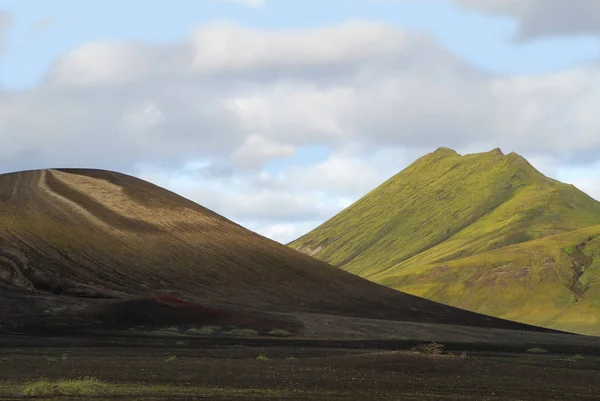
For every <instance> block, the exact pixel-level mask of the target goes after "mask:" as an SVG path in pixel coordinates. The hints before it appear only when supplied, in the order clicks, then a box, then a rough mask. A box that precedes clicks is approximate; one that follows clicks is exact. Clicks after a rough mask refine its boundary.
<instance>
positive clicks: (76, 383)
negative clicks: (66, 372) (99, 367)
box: [23, 377, 110, 397]
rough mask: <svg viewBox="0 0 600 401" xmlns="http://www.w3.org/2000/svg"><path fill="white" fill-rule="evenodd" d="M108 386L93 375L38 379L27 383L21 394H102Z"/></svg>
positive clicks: (36, 395)
mask: <svg viewBox="0 0 600 401" xmlns="http://www.w3.org/2000/svg"><path fill="white" fill-rule="evenodd" d="M109 389H110V386H109V385H107V384H105V383H103V382H102V381H100V380H98V379H96V378H94V377H84V378H81V379H61V380H55V381H52V380H39V381H36V382H33V383H30V384H27V385H26V386H25V387H24V388H23V395H25V396H30V397H59V396H62V397H77V396H89V395H97V394H104V393H106V392H107V390H109Z"/></svg>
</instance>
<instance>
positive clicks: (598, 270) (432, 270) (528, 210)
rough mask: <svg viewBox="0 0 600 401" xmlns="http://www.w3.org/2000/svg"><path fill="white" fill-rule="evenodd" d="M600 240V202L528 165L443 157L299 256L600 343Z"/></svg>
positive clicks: (348, 212)
mask: <svg viewBox="0 0 600 401" xmlns="http://www.w3.org/2000/svg"><path fill="white" fill-rule="evenodd" d="M598 235H600V202H597V201H596V200H594V199H593V198H591V197H590V196H588V195H586V194H585V193H583V192H582V191H580V190H578V189H577V188H575V187H574V186H572V185H567V184H563V183H561V182H558V181H556V180H553V179H550V178H548V177H546V176H544V175H543V174H542V173H540V172H539V171H537V170H536V169H535V168H534V167H533V166H531V165H530V164H529V163H528V162H527V160H525V159H524V158H523V157H521V156H519V155H517V154H515V153H510V154H508V155H504V154H503V153H502V151H501V150H500V149H494V150H492V151H490V152H486V153H477V154H469V155H464V156H461V155H459V154H458V153H456V152H455V151H453V150H451V149H447V148H439V149H438V150H436V151H435V152H433V153H430V154H428V155H426V156H424V157H421V158H420V159H418V160H417V161H415V162H414V163H413V164H411V165H410V166H409V167H407V168H406V169H404V170H403V171H401V172H400V173H398V174H396V175H395V176H394V177H392V178H390V179H389V180H388V181H386V182H385V183H383V184H382V185H380V186H379V187H378V188H376V189H375V190H373V191H371V192H370V193H369V194H367V195H366V196H364V197H363V198H361V199H360V200H359V201H357V202H356V203H354V204H353V205H351V206H350V207H348V208H346V209H345V210H343V211H342V212H341V213H339V214H338V215H336V216H335V217H333V218H332V219H330V220H328V221H327V222H325V223H324V224H322V225H321V226H319V227H317V228H316V229H315V230H313V231H311V232H309V233H308V234H306V235H304V236H302V237H301V238H299V239H297V240H295V241H293V242H292V243H291V244H290V246H291V247H293V248H295V249H297V250H299V251H301V252H304V253H307V254H309V255H312V256H314V257H316V258H318V259H321V260H324V261H327V262H329V263H331V264H333V265H336V266H338V267H341V268H342V269H344V270H347V271H349V272H352V273H355V274H357V275H359V276H362V277H365V278H368V279H370V280H372V281H375V282H378V283H380V284H384V285H387V286H389V287H392V288H395V289H398V290H401V291H404V292H408V293H411V294H414V295H418V296H422V297H426V298H429V299H432V300H435V301H438V302H443V303H446V304H449V305H453V306H458V307H461V308H466V309H469V310H473V311H477V312H481V313H485V314H489V315H493V316H498V317H503V318H508V319H512V320H517V321H521V322H526V323H530V324H536V325H544V326H547V327H551V328H557V329H561V330H567V331H575V332H579V333H586V334H598V335H600V285H598V288H596V285H597V284H596V282H597V281H598V280H600V263H598V262H597V261H595V260H594V254H597V251H600V240H598V239H596V237H597V236H598ZM597 265H599V266H597Z"/></svg>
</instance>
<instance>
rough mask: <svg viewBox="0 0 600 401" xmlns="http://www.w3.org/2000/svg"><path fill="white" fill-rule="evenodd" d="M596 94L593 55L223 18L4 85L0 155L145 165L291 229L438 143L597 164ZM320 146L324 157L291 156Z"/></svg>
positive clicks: (599, 86)
mask: <svg viewBox="0 0 600 401" xmlns="http://www.w3.org/2000/svg"><path fill="white" fill-rule="evenodd" d="M598 104H600V68H595V67H594V66H588V67H582V68H575V69H571V70H566V71H562V72H559V73H554V74H549V75H535V76H529V75H519V76H495V75H491V74H489V73H485V72H483V71H480V70H478V69H477V68H475V67H474V66H472V65H470V64H468V63H466V62H465V61H464V60H461V59H460V58H458V57H457V56H455V55H454V54H452V53H450V52H448V51H447V50H446V49H444V48H442V47H440V46H439V45H438V44H437V43H435V42H434V41H433V40H431V39H430V38H428V37H427V36H424V35H423V34H421V33H414V32H410V31H403V30H400V29H397V28H394V27H391V26H388V25H385V24H379V23H373V22H357V21H355V22H346V23H341V24H337V25H333V26H328V27H321V28H313V29H302V30H258V29H253V28H246V27H243V26H239V25H236V24H233V23H231V22H225V21H222V22H217V23H213V24H208V25H204V26H200V27H198V28H197V29H195V30H194V31H193V32H192V33H191V35H190V37H189V38H187V40H185V41H181V42H179V43H170V44H160V45H152V44H146V43H137V42H95V43H87V44H85V45H83V46H81V47H79V48H77V49H74V50H73V51H72V52H70V53H68V54H65V55H64V56H62V57H61V58H60V59H59V60H57V62H56V63H55V64H54V65H53V67H52V68H51V69H50V71H48V74H47V75H46V76H45V77H44V79H43V81H42V82H41V83H40V85H39V86H38V87H36V88H33V89H29V90H22V91H4V92H0V140H1V141H2V146H1V147H0V166H2V169H3V171H2V172H6V171H10V170H21V169H28V168H42V167H58V166H62V167H73V166H79V167H97V168H107V169H112V170H119V171H123V172H129V173H136V174H139V175H142V176H143V177H148V178H151V179H152V181H154V182H156V183H158V184H160V185H166V186H167V187H169V188H170V189H173V190H176V191H177V192H180V193H182V194H184V195H185V196H188V197H190V198H192V199H193V200H195V201H198V202H199V203H201V204H204V205H205V206H208V207H210V208H213V209H214V210H215V211H217V212H219V213H222V214H224V215H225V216H226V217H229V218H232V219H234V220H236V221H238V222H240V223H242V224H244V225H249V226H251V227H253V228H255V229H257V230H262V232H263V233H267V232H268V233H273V235H279V236H281V238H283V237H285V236H286V235H291V234H290V233H291V232H292V229H290V227H289V226H287V225H288V224H294V225H295V224H304V223H306V222H315V221H323V220H325V219H326V218H328V217H330V216H331V215H332V214H334V213H335V212H337V211H339V210H341V209H342V208H343V207H345V206H347V205H348V204H349V203H350V202H352V201H353V200H356V199H357V198H358V197H360V196H361V195H363V194H364V193H365V192H367V191H368V190H370V189H372V188H373V187H375V186H376V185H378V184H379V183H381V182H382V181H383V180H384V179H385V178H387V177H389V176H391V175H392V174H393V173H395V172H397V171H399V170H400V169H402V168H403V167H405V166H406V164H407V163H408V162H409V161H411V160H414V158H416V157H417V156H419V155H421V154H423V153H425V152H428V151H431V150H434V149H435V148H437V147H438V146H442V145H443V146H448V147H452V148H456V149H457V150H459V151H460V150H461V149H469V150H471V151H481V150H489V149H492V148H495V147H498V146H499V147H501V148H503V150H505V151H513V150H514V151H517V152H519V153H522V154H524V155H525V156H528V157H534V158H536V160H541V161H543V162H544V163H545V164H546V165H556V164H558V163H571V164H573V163H579V164H586V163H592V162H593V161H595V160H599V159H600V135H598V132H599V129H600V114H599V113H597V112H596V108H597V107H596V106H597V105H598ZM313 146H320V147H324V148H327V149H328V150H329V151H330V155H329V156H328V157H327V158H326V159H325V160H320V161H317V162H311V163H309V164H308V165H307V164H305V163H301V161H300V160H296V158H297V157H300V156H298V155H297V154H298V150H299V149H302V148H304V147H313ZM274 160H278V162H282V161H287V162H289V165H286V166H285V167H280V168H278V169H277V170H276V171H273V169H269V168H266V167H265V166H267V167H268V166H269V163H270V162H271V161H274ZM540 163H541V162H540ZM284 164H285V163H284ZM190 166H192V167H190ZM161 171H162V172H163V173H158V172H161ZM165 171H173V172H177V174H178V177H173V176H172V175H164V172H165ZM286 233H287V234H286Z"/></svg>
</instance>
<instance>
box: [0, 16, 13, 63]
mask: <svg viewBox="0 0 600 401" xmlns="http://www.w3.org/2000/svg"><path fill="white" fill-rule="evenodd" d="M10 24H11V17H10V14H9V13H7V12H4V11H0V57H2V53H3V52H4V46H5V43H6V36H7V33H8V29H9V28H10Z"/></svg>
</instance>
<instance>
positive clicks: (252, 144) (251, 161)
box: [231, 134, 294, 168]
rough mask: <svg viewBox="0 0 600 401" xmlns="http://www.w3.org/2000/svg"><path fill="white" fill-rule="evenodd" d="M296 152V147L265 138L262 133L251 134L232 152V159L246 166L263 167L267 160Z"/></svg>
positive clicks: (236, 163)
mask: <svg viewBox="0 0 600 401" xmlns="http://www.w3.org/2000/svg"><path fill="white" fill-rule="evenodd" d="M293 154H294V147H293V146H290V145H281V144H278V143H274V142H271V141H268V140H265V139H264V138H263V137H261V136H260V135H256V134H253V135H250V136H249V137H247V138H246V140H245V141H244V143H243V144H242V146H240V147H239V148H237V149H236V150H234V151H233V153H232V154H231V160H232V161H233V163H234V164H235V165H237V166H241V167H244V168H261V167H262V166H263V165H264V164H265V162H266V161H268V160H272V159H278V158H282V157H289V156H292V155H293Z"/></svg>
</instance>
